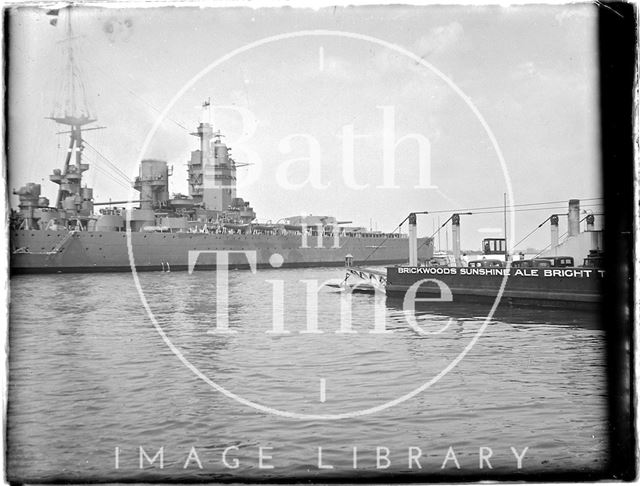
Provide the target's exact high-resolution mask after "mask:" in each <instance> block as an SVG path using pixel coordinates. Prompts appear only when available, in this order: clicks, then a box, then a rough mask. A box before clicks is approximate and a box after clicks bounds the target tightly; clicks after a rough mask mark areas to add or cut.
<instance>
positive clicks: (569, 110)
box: [8, 5, 601, 249]
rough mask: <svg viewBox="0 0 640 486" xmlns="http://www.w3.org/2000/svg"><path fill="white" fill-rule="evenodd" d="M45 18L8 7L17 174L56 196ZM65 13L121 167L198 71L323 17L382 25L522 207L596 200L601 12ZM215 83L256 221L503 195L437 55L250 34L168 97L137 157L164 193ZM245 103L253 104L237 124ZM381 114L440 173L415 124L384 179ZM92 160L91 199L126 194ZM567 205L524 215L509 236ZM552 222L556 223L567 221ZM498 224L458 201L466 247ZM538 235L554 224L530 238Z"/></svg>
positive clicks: (389, 217) (93, 138)
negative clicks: (154, 165) (148, 164)
mask: <svg viewBox="0 0 640 486" xmlns="http://www.w3.org/2000/svg"><path fill="white" fill-rule="evenodd" d="M44 13H45V11H44V10H38V9H19V10H14V11H13V15H12V17H11V19H12V22H11V25H10V31H9V40H10V45H9V54H10V58H9V61H10V63H9V69H10V77H9V115H10V116H9V126H8V128H9V132H10V139H9V142H10V152H9V188H10V189H12V188H18V187H19V186H21V185H23V184H24V183H26V182H29V181H33V182H39V183H41V184H43V192H44V195H45V196H47V197H49V198H50V199H51V200H52V201H54V200H55V194H56V189H57V186H56V185H55V184H53V183H50V182H48V175H49V174H50V173H51V171H52V170H53V169H54V168H58V167H61V166H62V165H63V162H64V154H65V146H66V144H67V137H68V136H67V135H56V132H57V131H61V127H58V126H56V124H55V123H54V122H52V121H50V120H46V119H45V117H46V116H49V115H50V114H51V110H52V109H53V107H54V105H55V100H56V99H59V98H60V94H59V93H57V91H56V86H57V84H58V80H59V79H60V78H61V76H62V75H63V69H62V67H61V55H60V46H61V44H60V43H59V42H57V41H59V40H60V39H61V38H62V37H63V31H62V29H60V28H56V27H53V26H51V25H49V20H50V18H51V17H47V16H46V15H44ZM73 24H74V30H75V33H76V34H77V35H78V36H79V39H80V40H81V42H80V44H81V47H82V52H81V53H80V54H79V56H78V57H79V61H80V63H81V66H82V69H83V79H84V81H85V85H86V89H87V94H88V98H89V100H90V103H91V105H92V107H93V109H94V110H95V112H96V114H97V117H98V122H97V124H96V125H99V126H105V127H106V128H105V129H103V130H96V131H87V132H86V133H85V138H86V140H87V142H88V143H89V144H90V145H91V146H92V147H95V148H96V149H97V150H98V151H99V152H100V153H101V154H102V155H103V156H105V157H107V158H108V159H109V160H110V161H111V162H112V163H113V164H115V165H116V166H117V167H118V168H119V169H121V171H123V172H124V173H126V174H127V175H128V176H129V178H133V177H134V176H135V175H136V173H137V164H138V159H137V157H138V153H139V151H140V150H141V148H142V144H143V141H144V139H145V137H146V136H147V134H148V133H149V130H150V129H151V128H152V126H153V124H154V123H155V122H156V120H157V119H158V115H159V111H161V110H162V109H164V108H165V107H166V106H167V104H168V103H169V102H170V101H171V100H172V98H174V96H175V95H176V93H178V91H179V90H180V89H181V88H182V87H183V86H185V85H186V84H187V83H189V82H190V81H192V79H193V78H194V76H195V75H196V74H198V73H199V72H200V71H202V70H203V69H205V68H206V67H207V66H210V65H211V64H212V63H213V62H214V61H216V60H218V59H219V58H221V57H222V56H225V55H227V54H229V53H231V52H232V51H234V50H235V49H238V48H241V47H242V46H245V45H247V44H249V43H251V42H254V41H257V40H259V39H263V38H267V37H269V36H274V35H279V34H284V33H288V32H298V31H303V30H319V29H322V30H333V31H342V32H347V33H350V34H364V35H366V36H371V37H375V38H377V39H380V40H381V41H384V42H386V43H390V44H393V45H395V46H398V49H404V50H407V51H410V52H411V53H413V54H414V55H416V56H418V57H419V58H422V59H424V60H425V61H426V62H428V63H429V64H430V65H431V66H433V67H434V68H435V69H436V70H437V71H439V72H441V73H442V74H444V75H445V76H446V77H447V78H449V79H450V80H451V81H452V82H453V83H454V84H455V86H457V87H458V88H459V89H460V90H461V91H462V92H463V93H464V94H465V95H466V96H468V97H469V99H470V100H471V101H472V102H473V104H474V105H475V106H476V107H477V109H478V110H479V112H480V113H481V115H482V116H483V117H484V119H485V120H486V122H487V123H488V125H489V127H490V128H491V130H492V131H493V133H494V135H495V137H496V140H497V142H498V143H499V146H500V148H501V149H502V152H503V155H504V158H505V161H506V164H507V167H508V174H509V176H510V179H511V183H512V187H513V195H514V202H515V204H524V203H538V202H545V201H568V199H570V198H579V199H587V198H596V197H599V196H601V193H600V152H599V145H598V144H599V129H598V123H599V120H598V116H599V113H598V99H597V94H598V84H597V81H598V72H597V67H596V66H597V47H596V39H597V31H596V10H595V8H594V7H593V6H590V5H566V6H521V7H510V8H502V7H389V6H385V7H356V8H335V9H333V8H331V9H325V10H319V11H312V10H302V9H293V8H272V9H257V10H252V9H241V8H234V9H212V8H206V9H198V8H157V9H151V8H149V9H140V10H134V9H89V8H82V9H76V10H75V12H74V14H73ZM209 97H210V98H211V101H212V105H213V106H214V111H213V114H214V121H215V124H216V127H217V128H219V129H220V130H221V131H222V132H223V133H224V134H225V135H226V139H225V140H226V142H227V143H228V144H229V145H231V146H233V147H234V150H233V153H234V156H235V159H236V160H237V161H238V162H252V163H253V165H250V166H247V167H243V168H241V169H239V170H238V177H239V190H238V192H239V194H238V195H239V196H241V197H244V198H245V199H246V200H249V201H251V203H252V205H253V207H254V208H255V210H256V212H257V215H258V219H259V220H260V221H267V220H272V221H275V220H278V219H280V218H282V217H285V216H291V215H294V214H309V213H311V214H328V215H335V216H336V217H338V219H340V220H350V221H353V222H354V223H357V224H360V225H363V226H369V224H370V222H371V221H373V225H374V227H377V228H378V229H383V230H393V229H394V228H395V227H396V225H397V224H398V223H399V222H400V221H401V220H402V219H404V217H405V216H406V215H407V214H408V212H410V211H438V210H447V209H454V208H476V207H486V206H500V205H501V204H502V201H503V193H504V192H505V191H506V187H507V186H506V182H505V173H504V171H503V170H502V169H501V167H500V164H499V160H498V157H497V155H496V151H495V150H494V148H493V146H492V144H491V141H490V139H489V137H488V135H487V133H486V131H485V130H484V128H483V126H482V124H481V123H480V121H479V119H478V118H477V117H476V116H475V115H474V113H473V111H472V110H471V109H470V108H469V106H467V104H466V103H465V102H464V100H463V99H462V98H461V97H460V96H459V94H458V93H456V92H455V91H454V89H452V88H451V87H450V86H449V85H448V84H447V83H446V82H445V81H444V80H443V79H442V78H441V77H439V76H438V75H437V73H436V72H435V71H434V70H432V69H430V68H429V67H427V66H424V65H422V64H421V63H419V62H417V61H416V59H413V58H411V57H410V56H407V55H404V54H401V53H400V52H398V51H394V50H393V49H391V48H389V47H384V46H383V45H380V44H378V43H375V42H371V41H367V40H364V39H356V38H349V37H342V36H339V35H337V34H336V35H328V36H326V35H325V36H319V35H315V36H314V35H306V36H303V37H295V38H290V39H284V40H278V41H273V42H268V43H265V44H263V45H261V46H258V47H255V48H252V49H248V50H246V51H245V52H243V53H241V54H238V55H236V56H234V57H232V58H230V59H229V60H227V61H226V62H224V63H222V64H221V65H219V66H217V67H215V68H213V69H211V70H210V71H209V72H208V73H207V74H206V75H204V76H203V77H202V78H201V79H200V80H199V81H197V82H196V83H195V84H193V86H192V87H191V88H190V89H189V90H188V91H187V92H186V93H185V94H184V96H182V97H181V98H180V99H178V100H177V101H176V103H175V105H174V106H173V108H172V109H171V110H170V112H169V115H168V118H167V119H165V120H164V121H163V122H162V124H161V125H160V128H159V130H158V132H157V134H156V136H155V137H154V138H153V139H152V141H151V143H150V145H149V147H148V149H147V151H146V153H145V157H153V158H161V159H164V160H167V161H168V163H169V164H170V165H172V166H173V167H174V175H173V177H172V192H182V193H186V192H187V184H186V166H185V164H186V162H187V160H188V158H189V152H190V151H191V150H194V149H196V148H197V139H196V138H195V137H193V136H191V135H189V131H191V130H193V129H194V128H195V126H196V125H197V123H198V121H199V119H200V116H201V112H200V109H199V108H198V106H199V105H200V104H201V103H202V101H203V100H204V99H207V98H209ZM216 107H217V108H216ZM229 107H235V108H236V109H235V110H233V109H230V108H229ZM383 107H386V108H383ZM241 113H245V114H247V115H248V118H247V119H246V120H244V121H243V119H242V117H241V116H240V114H241ZM385 113H386V114H387V117H389V116H390V114H393V115H394V123H395V137H396V140H399V139H401V137H403V136H404V135H407V134H414V135H415V136H416V137H420V138H421V139H422V140H423V141H428V145H429V146H430V159H429V160H428V161H429V166H428V168H427V169H424V167H425V166H424V164H423V175H422V183H423V184H422V185H426V184H424V182H425V180H426V178H429V179H430V183H431V184H432V185H434V186H437V188H426V187H419V186H420V185H421V180H420V170H419V162H418V152H419V151H418V146H419V145H418V142H416V140H415V139H407V140H406V141H403V142H402V143H400V144H399V145H398V146H397V150H396V151H395V164H396V165H395V172H394V181H393V182H394V184H395V185H396V186H397V187H395V188H391V187H379V186H389V185H390V184H389V183H388V182H389V181H387V183H385V181H384V169H383V166H384V164H383V139H384V116H383V115H384V114H385ZM247 120H252V123H253V125H252V123H247V122H246V121H247ZM389 120H390V118H388V119H387V121H389ZM345 126H352V127H353V131H354V133H355V135H356V138H355V143H354V145H353V156H354V166H353V174H352V175H353V178H352V179H353V180H350V178H349V173H350V171H349V170H345V168H347V169H348V165H347V166H346V165H345V163H346V162H345V159H344V138H343V136H342V135H343V133H344V132H343V131H344V128H343V127H345ZM423 145H424V142H423ZM423 148H424V147H423ZM310 150H312V151H315V152H314V153H315V154H316V156H317V160H319V165H318V166H317V173H316V175H317V176H318V177H317V180H316V181H315V183H314V184H312V183H311V182H309V183H307V184H304V185H303V187H301V188H297V189H294V188H291V187H286V184H285V185H283V184H282V181H283V178H284V180H286V181H287V183H288V184H290V185H302V183H303V182H304V181H305V180H306V179H307V178H308V176H309V174H310V173H311V172H312V171H311V170H310V169H309V164H307V163H306V162H305V161H304V160H302V161H298V162H293V163H291V162H290V161H291V160H292V159H304V158H308V157H309V156H310ZM251 153H254V154H257V155H258V157H259V158H258V159H256V156H255V155H253V156H252V155H251ZM85 155H86V158H87V161H88V162H89V163H91V164H92V168H91V170H90V171H89V172H87V173H86V175H85V182H86V183H87V184H88V185H89V186H92V187H94V193H95V200H96V201H107V200H108V199H109V198H111V199H113V200H119V199H126V198H127V197H128V196H129V190H128V189H127V188H126V183H123V181H122V179H121V178H118V176H116V175H114V171H113V170H112V169H111V168H109V167H108V165H107V164H105V163H104V162H102V161H100V158H99V157H98V156H97V155H96V154H95V152H94V151H93V149H92V148H87V149H86V150H85ZM423 162H424V161H423ZM345 174H346V175H345ZM113 177H115V178H116V179H118V181H114V180H113V179H112V178H113ZM354 184H357V185H358V186H366V187H363V188H359V189H356V188H355V187H354ZM325 186H326V187H325ZM416 186H418V187H416ZM14 200H15V198H14ZM595 202H597V201H585V204H594V203H595ZM557 206H561V207H565V206H566V203H563V204H559V205H556V207H557ZM586 209H592V210H594V212H596V213H598V212H600V210H599V208H598V207H595V206H590V207H586ZM563 211H564V210H563V209H555V210H543V211H532V212H519V213H516V240H520V239H521V238H522V237H523V236H525V235H526V234H527V233H529V232H530V231H531V230H532V229H533V228H535V226H537V225H538V224H539V223H541V222H542V221H543V220H544V219H546V218H547V217H548V216H549V215H550V214H551V213H553V212H563ZM449 215H450V214H449V213H442V214H440V215H439V216H440V220H441V221H442V222H444V221H445V220H446V219H447V218H448V217H449ZM565 219H566V218H565ZM435 222H437V216H432V215H427V216H421V217H420V218H419V220H418V224H419V233H420V234H422V235H425V234H427V235H428V234H431V233H432V231H433V225H434V223H435ZM561 225H562V226H564V227H566V221H563V219H562V218H561ZM502 226H503V217H502V214H483V215H481V214H477V215H473V216H465V217H463V220H462V239H463V241H462V246H463V247H464V248H468V249H473V248H478V249H479V248H480V241H481V239H482V238H483V237H486V236H500V235H501V233H500V232H501V231H502V230H501V228H502ZM562 231H564V228H562V227H561V232H562ZM444 241H445V237H444V234H443V235H442V244H443V246H444ZM548 243H549V228H548V225H546V226H544V227H543V228H542V229H540V230H539V231H538V232H537V233H536V234H535V235H534V236H533V237H531V238H530V239H529V240H527V241H526V242H525V244H524V245H523V246H534V247H538V248H542V247H544V246H546V245H547V244H548Z"/></svg>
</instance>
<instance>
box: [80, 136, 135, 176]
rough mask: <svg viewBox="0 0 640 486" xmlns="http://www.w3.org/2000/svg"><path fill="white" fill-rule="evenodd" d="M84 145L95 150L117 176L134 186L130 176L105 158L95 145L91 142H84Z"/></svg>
mask: <svg viewBox="0 0 640 486" xmlns="http://www.w3.org/2000/svg"><path fill="white" fill-rule="evenodd" d="M82 141H83V143H84V144H86V146H87V147H89V148H90V149H91V150H93V151H94V152H95V153H96V154H97V155H98V156H99V157H100V158H101V159H103V160H104V162H105V163H106V164H107V165H109V166H110V167H111V168H112V169H113V170H114V171H115V172H116V174H118V175H119V176H120V177H122V178H123V179H124V180H125V181H127V183H128V184H132V181H131V179H130V178H129V176H128V175H127V174H125V173H124V172H123V171H122V170H121V169H120V168H118V166H117V165H115V164H114V163H113V162H111V160H109V159H108V158H107V157H106V156H104V155H103V154H102V153H100V152H99V151H98V149H96V148H95V147H94V146H93V145H91V144H90V143H89V142H87V141H86V140H84V139H83V140H82Z"/></svg>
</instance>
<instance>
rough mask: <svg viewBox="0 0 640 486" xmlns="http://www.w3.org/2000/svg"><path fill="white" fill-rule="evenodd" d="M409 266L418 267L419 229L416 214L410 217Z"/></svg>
mask: <svg viewBox="0 0 640 486" xmlns="http://www.w3.org/2000/svg"><path fill="white" fill-rule="evenodd" d="M409 266H410V267H416V266H418V229H417V226H416V213H411V214H410V215H409Z"/></svg>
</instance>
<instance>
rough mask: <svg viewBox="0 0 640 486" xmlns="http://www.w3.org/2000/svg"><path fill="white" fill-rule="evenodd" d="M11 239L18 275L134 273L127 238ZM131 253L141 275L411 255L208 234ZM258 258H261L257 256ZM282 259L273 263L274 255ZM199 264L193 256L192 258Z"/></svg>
mask: <svg viewBox="0 0 640 486" xmlns="http://www.w3.org/2000/svg"><path fill="white" fill-rule="evenodd" d="M10 238H11V263H10V270H11V273H12V274H24V273H72V272H128V271H131V263H130V258H129V251H128V245H127V234H126V232H118V231H104V232H103V231H78V232H67V231H58V232H56V231H51V230H49V231H46V230H13V231H11V233H10ZM425 241H426V240H425V239H420V240H419V243H418V244H419V246H421V248H420V251H419V256H420V258H421V259H428V258H430V257H431V255H432V253H433V248H432V246H431V244H424V245H423V243H424V242H425ZM131 249H132V255H133V261H134V264H135V268H136V271H158V270H165V269H171V270H172V271H174V270H187V269H188V266H189V255H190V252H194V251H199V252H205V253H200V254H199V255H198V257H197V260H196V261H195V266H194V267H193V269H194V270H211V269H215V268H216V264H217V263H216V262H217V259H216V258H217V257H216V255H215V254H213V253H207V252H215V251H218V252H219V251H229V252H250V253H251V254H252V255H255V261H256V263H257V266H258V267H274V264H275V266H280V265H278V263H280V262H282V265H281V266H282V267H312V266H338V265H344V263H345V257H346V256H347V255H349V254H350V255H352V257H353V262H354V263H355V264H357V263H364V262H365V260H366V264H368V265H376V264H391V263H403V262H406V261H407V255H408V251H409V240H408V238H395V237H393V238H387V237H386V236H384V235H383V236H380V237H341V238H339V239H338V242H337V244H336V240H335V239H334V238H333V237H323V238H322V241H321V242H320V241H319V240H318V238H317V237H316V236H309V237H308V239H307V241H306V242H303V241H302V239H301V236H300V235H251V234H236V235H230V234H207V233H159V232H158V233H151V232H149V233H146V232H132V233H131ZM254 252H255V253H254ZM274 254H279V255H281V256H282V258H281V259H280V258H279V257H276V258H275V259H271V257H272V255H274ZM191 255H192V258H193V255H194V254H193V253H191ZM228 259H229V260H228V261H229V267H230V268H249V261H248V257H247V255H246V254H244V253H230V254H229V255H228Z"/></svg>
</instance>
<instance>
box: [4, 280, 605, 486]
mask: <svg viewBox="0 0 640 486" xmlns="http://www.w3.org/2000/svg"><path fill="white" fill-rule="evenodd" d="M341 273H342V272H341V270H340V269H335V268H333V269H329V268H326V269H325V268H315V269H304V270H301V269H292V270H282V269H281V270H259V271H258V272H257V274H255V275H254V274H252V273H250V272H249V271H233V272H230V274H229V282H228V310H229V322H228V328H229V330H230V331H232V332H231V333H229V332H228V333H221V332H214V331H215V328H216V325H218V326H220V324H221V321H217V320H216V311H217V310H220V309H221V308H222V307H221V306H220V297H219V296H217V292H216V273H215V272H195V273H194V274H192V275H189V274H188V273H186V272H171V273H162V272H154V273H144V274H140V275H139V278H140V288H141V289H142V291H143V294H144V296H145V298H146V299H147V301H148V305H149V309H150V310H151V312H152V314H153V316H154V318H155V320H156V323H157V326H158V328H156V327H155V326H154V323H153V322H152V320H151V319H150V317H149V314H148V312H147V310H146V309H145V308H144V306H143V305H142V303H141V300H140V296H139V293H138V289H137V288H136V285H135V282H134V279H133V277H132V275H130V274H76V275H73V274H71V275H37V276H16V277H12V279H11V310H10V313H11V314H10V336H9V343H10V383H9V406H8V416H9V425H8V448H9V455H8V468H9V478H10V479H11V480H15V481H24V482H36V481H47V482H48V481H55V480H67V481H92V480H107V481H119V480H131V481H138V480H139V481H143V480H154V479H159V478H165V479H167V478H169V479H174V480H194V479H201V480H202V479H211V480H214V479H228V480H233V479H238V480H240V479H248V480H264V479H270V478H271V479H273V478H293V477H307V478H309V477H313V478H319V479H322V478H327V479H328V478H331V477H335V476H341V477H356V476H357V477H360V478H362V477H367V476H374V475H390V474H397V473H407V474H412V475H415V476H416V478H418V477H419V475H420V474H427V475H439V474H453V475H460V474H474V475H487V477H489V476H490V475H492V474H500V473H504V474H519V473H522V474H533V473H542V474H544V473H553V472H559V471H566V470H570V471H575V472H578V471H579V472H590V471H592V472H597V471H600V470H602V469H603V468H604V467H605V466H606V463H607V457H608V456H607V448H608V442H607V441H608V437H607V433H608V425H607V409H606V405H607V397H606V391H607V390H606V367H605V342H604V335H605V329H604V328H603V326H600V325H599V322H598V319H597V317H596V316H594V315H592V314H589V313H580V312H575V311H571V312H563V311H538V310H536V309H527V310H518V311H515V310H508V311H505V312H500V313H498V314H497V315H496V316H494V318H493V319H492V320H491V321H489V322H488V325H487V326H486V329H484V332H483V333H482V335H480V336H479V338H478V339H477V342H475V345H473V347H471V349H470V350H469V351H468V353H467V354H466V355H465V356H464V358H463V359H461V360H460V361H459V362H458V363H457V365H456V366H455V367H453V368H452V369H451V370H450V371H449V372H448V373H446V374H444V375H443V376H442V377H441V378H440V379H438V380H436V381H434V377H437V376H438V375H439V374H441V373H442V371H443V370H445V369H446V368H447V367H448V366H449V365H450V364H451V363H452V362H453V361H454V360H456V359H457V358H458V357H459V356H460V353H461V352H463V351H464V350H465V348H466V347H467V346H468V345H469V344H470V343H471V342H472V340H473V339H474V337H477V336H478V332H479V331H480V330H481V328H482V326H483V324H484V323H485V320H486V315H487V312H488V307H487V306H473V305H468V304H465V305H457V306H456V308H455V315H447V313H446V308H444V309H445V310H444V311H443V310H442V309H440V308H438V307H430V306H429V305H428V304H422V305H421V306H420V307H419V308H418V310H417V311H416V317H417V321H416V322H417V324H418V325H419V326H420V329H422V330H424V332H421V333H418V332H416V331H415V329H412V328H411V327H410V326H409V325H408V324H407V313H406V312H405V311H404V310H403V309H402V302H393V301H387V302H382V306H381V307H380V305H379V307H378V311H379V312H380V309H381V308H382V310H383V312H384V314H383V316H382V321H380V320H379V321H377V324H376V318H375V311H376V304H375V298H374V296H370V295H353V296H352V298H351V302H349V301H348V299H347V297H345V296H344V295H343V294H340V293H337V292H336V291H335V290H332V289H330V288H327V287H324V288H322V289H321V290H320V291H319V292H317V293H316V292H315V291H314V292H311V293H308V292H307V288H313V287H314V286H315V285H316V283H315V282H314V281H318V282H322V281H325V280H327V279H333V278H339V277H340V275H341ZM280 289H281V291H280ZM280 295H282V296H283V298H282V299H280ZM310 295H312V296H313V295H317V302H315V301H314V300H316V299H315V298H314V297H309V296H310ZM225 301H226V300H225ZM217 302H218V305H217ZM274 302H275V303H274ZM379 304H380V303H379ZM274 308H275V311H274ZM434 309H437V310H434ZM349 314H350V316H351V320H350V321H349V319H348V318H347V317H348V315H349ZM274 316H275V318H274ZM278 316H282V318H281V320H280V317H278ZM314 316H317V317H314ZM381 322H382V326H383V327H384V330H385V331H386V332H385V333H382V332H379V331H381V330H382V328H381V327H380V326H381ZM376 325H378V327H376ZM274 326H276V327H275V328H274ZM274 329H275V330H276V331H278V332H273V331H274ZM158 330H160V331H162V333H163V334H164V335H165V337H166V340H167V341H168V342H170V343H171V345H172V346H173V347H174V348H173V349H170V347H169V346H168V344H167V342H166V341H165V340H164V339H163V336H162V335H161V334H162V333H160V332H158ZM341 330H342V331H343V332H336V331H341ZM347 330H350V331H351V332H345V331H347ZM282 331H288V332H282ZM309 331H315V332H309ZM372 331H374V332H372ZM375 331H378V332H375ZM185 363H188V364H189V365H190V366H191V368H189V367H188V366H187V365H186V364H185ZM198 375H200V376H198ZM203 378H204V379H203ZM205 379H206V380H207V381H208V382H207V381H205ZM430 381H434V383H433V384H431V385H430V386H428V387H426V389H424V390H423V391H421V392H420V393H417V394H415V396H412V397H410V398H408V399H406V400H404V401H402V400H398V398H399V397H406V396H407V395H411V394H412V393H413V392H415V390H416V389H418V388H419V387H421V386H423V385H424V384H425V383H428V382H430ZM212 384H215V386H218V387H219V388H221V389H223V390H224V391H225V392H226V393H227V394H225V393H224V392H223V391H221V390H220V389H219V390H216V389H214V387H213V386H212ZM230 395H233V396H235V397H236V398H237V400H236V399H234V398H233V397H232V396H230ZM240 401H244V403H240ZM394 401H398V402H399V403H397V404H395V405H394V406H390V407H387V408H385V406H386V405H388V404H390V403H392V402H394ZM247 402H251V404H253V406H251V404H248V403H247ZM266 409H268V410H266ZM372 409H374V410H375V409H380V410H378V411H374V412H372ZM370 412H371V413H370ZM336 416H338V417H342V418H337V419H333V420H327V419H325V418H332V417H336ZM305 417H310V418H305ZM323 417H325V418H323ZM141 448H142V449H143V450H144V452H145V453H146V454H148V456H149V458H150V459H153V457H154V455H155V454H156V453H157V452H158V451H159V450H160V448H162V461H163V464H162V466H163V468H162V469H160V464H159V462H160V460H159V459H160V458H159V457H157V458H156V459H157V460H156V461H155V462H154V463H153V464H149V461H148V460H147V459H146V458H145V457H144V456H143V467H142V468H140V457H141ZM319 448H321V449H322V462H321V464H319V458H318V455H319V454H318V450H319ZM354 448H355V453H354ZM512 448H513V449H512ZM525 448H526V451H525ZM489 450H490V451H491V455H490V457H489V458H488V459H487V460H486V461H484V462H483V461H482V460H481V457H480V456H481V455H484V456H485V457H487V454H489ZM225 451H226V453H225ZM418 451H419V452H420V455H419V457H418ZM452 454H453V455H452ZM354 455H355V456H356V461H355V463H354ZM518 455H520V457H521V463H520V464H519V465H520V468H518V459H517V457H516V456H518ZM260 456H262V468H261V467H260ZM412 457H413V459H412ZM225 461H226V463H225ZM487 461H488V462H489V463H490V465H491V469H490V468H489V467H488V464H487ZM418 464H419V466H420V468H419V467H418ZM480 464H482V466H483V467H482V468H480ZM185 466H186V467H185ZM236 466H237V467H236ZM269 466H273V467H272V468H268V467H269ZM329 466H332V468H329ZM443 466H444V467H443ZM457 466H459V468H458V467H457Z"/></svg>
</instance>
